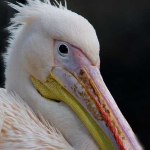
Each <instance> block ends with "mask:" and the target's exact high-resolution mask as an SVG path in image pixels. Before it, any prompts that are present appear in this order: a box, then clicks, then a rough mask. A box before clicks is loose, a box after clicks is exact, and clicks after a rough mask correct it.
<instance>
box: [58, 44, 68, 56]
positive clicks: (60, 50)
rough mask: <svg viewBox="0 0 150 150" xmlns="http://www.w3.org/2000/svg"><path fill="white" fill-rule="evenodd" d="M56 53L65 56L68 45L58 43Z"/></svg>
mask: <svg viewBox="0 0 150 150" xmlns="http://www.w3.org/2000/svg"><path fill="white" fill-rule="evenodd" d="M58 53H59V54H60V55H61V56H65V55H67V54H68V53H69V47H68V46H67V45H66V44H60V45H59V46H58Z"/></svg>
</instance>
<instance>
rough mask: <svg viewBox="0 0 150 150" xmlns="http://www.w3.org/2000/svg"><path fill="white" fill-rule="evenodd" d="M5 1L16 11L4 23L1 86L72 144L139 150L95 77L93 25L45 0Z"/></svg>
mask: <svg viewBox="0 0 150 150" xmlns="http://www.w3.org/2000/svg"><path fill="white" fill-rule="evenodd" d="M10 5H11V7H13V8H14V9H16V10H17V11H18V13H17V14H16V16H15V17H14V18H12V20H11V22H12V26H11V27H9V31H11V34H12V37H11V39H10V46H9V48H8V52H7V55H6V89H7V90H8V91H10V92H16V93H18V94H19V95H20V97H22V98H23V99H24V100H25V101H26V102H27V103H28V104H29V105H30V106H31V108H32V109H33V110H34V111H40V112H41V113H42V115H44V117H45V118H46V119H47V120H48V121H49V122H51V123H52V124H53V125H54V126H55V127H56V128H58V129H59V130H60V131H61V133H62V134H63V135H64V137H65V138H66V140H68V142H69V143H70V144H71V145H72V146H73V147H74V148H75V149H82V150H83V149H86V150H87V149H93V150H97V149H103V150H108V149H121V150H124V149H130V150H131V149H134V150H135V149H136V150H139V149H141V147H140V146H139V144H138V142H137V140H136V137H135V135H134V133H133V131H132V129H131V128H130V126H129V125H128V123H127V121H126V120H125V118H124V117H123V115H122V114H121V112H120V110H119V108H118V107H117V105H116V103H115V101H114V99H113V97H112V96H111V94H110V93H109V91H108V89H107V87H106V86H105V84H104V81H103V79H102V77H101V74H100V71H99V68H100V59H99V50H100V45H99V41H98V38H97V35H96V32H95V30H94V28H93V26H92V25H91V24H90V23H89V22H88V21H87V20H86V19H85V18H84V17H82V16H80V15H78V14H76V13H74V12H72V11H70V10H68V9H67V8H66V6H62V5H61V4H59V6H57V7H56V6H53V5H51V4H50V2H49V1H48V0H45V2H41V1H40V0H28V4H27V5H22V4H19V3H18V5H13V4H10ZM84 145H86V147H84Z"/></svg>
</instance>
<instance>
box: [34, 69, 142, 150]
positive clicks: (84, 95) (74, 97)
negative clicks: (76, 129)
mask: <svg viewBox="0 0 150 150" xmlns="http://www.w3.org/2000/svg"><path fill="white" fill-rule="evenodd" d="M31 79H32V82H33V85H34V86H35V88H36V89H37V90H38V91H39V92H40V93H41V95H42V96H44V97H46V98H47V99H53V100H59V101H63V102H65V103H66V104H68V105H69V106H70V107H71V108H72V109H73V110H74V111H75V113H76V114H77V115H78V117H79V118H80V119H81V120H82V122H83V124H84V125H85V126H86V127H87V129H88V130H89V132H90V133H91V135H92V136H93V138H94V139H95V141H96V142H97V144H98V145H99V147H100V149H102V150H112V149H120V150H140V149H141V147H140V146H139V143H138V142H137V140H136V137H135V135H134V133H133V131H132V129H131V128H130V126H129V125H128V123H127V121H126V120H125V118H124V117H123V115H122V114H121V112H120V110H119V108H118V107H117V105H116V103H115V101H114V99H113V98H112V96H111V94H110V93H109V91H108V89H107V87H106V86H105V83H104V82H103V79H102V77H101V75H100V72H99V70H98V68H97V67H90V68H86V69H85V68H84V67H80V68H78V69H76V70H74V71H72V72H69V71H68V70H66V69H63V68H61V67H54V68H53V69H52V70H51V74H50V76H49V77H48V78H47V81H46V82H41V81H38V80H36V79H34V78H33V77H32V78H31Z"/></svg>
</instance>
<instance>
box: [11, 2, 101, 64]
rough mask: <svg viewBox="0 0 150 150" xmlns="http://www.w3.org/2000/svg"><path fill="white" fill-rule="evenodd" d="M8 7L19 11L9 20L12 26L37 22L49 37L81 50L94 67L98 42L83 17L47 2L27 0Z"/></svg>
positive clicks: (97, 54)
mask: <svg viewBox="0 0 150 150" xmlns="http://www.w3.org/2000/svg"><path fill="white" fill-rule="evenodd" d="M10 5H11V7H13V8H14V9H16V10H17V11H19V13H18V14H17V15H16V16H15V17H14V18H13V19H12V20H11V21H12V23H13V24H12V26H15V25H16V24H27V23H31V22H33V21H35V20H37V21H39V23H41V26H42V27H43V29H44V30H45V32H46V33H48V34H49V36H51V37H52V38H54V39H58V40H62V41H65V42H68V43H70V44H72V45H74V46H76V47H77V48H79V49H81V51H83V53H84V54H85V55H86V56H87V57H88V58H89V59H90V60H91V62H92V64H93V65H96V63H97V61H98V58H99V42H98V39H97V35H96V32H95V30H94V28H93V26H92V25H91V24H90V23H89V22H88V21H87V20H86V19H85V18H84V17H82V16H80V15H78V14H76V13H74V12H72V11H70V10H68V9H67V8H65V7H63V6H62V5H60V6H59V7H56V6H53V5H51V4H50V3H49V2H48V0H46V1H45V3H43V2H41V1H39V0H34V1H33V0H28V5H22V4H20V6H18V5H13V4H10Z"/></svg>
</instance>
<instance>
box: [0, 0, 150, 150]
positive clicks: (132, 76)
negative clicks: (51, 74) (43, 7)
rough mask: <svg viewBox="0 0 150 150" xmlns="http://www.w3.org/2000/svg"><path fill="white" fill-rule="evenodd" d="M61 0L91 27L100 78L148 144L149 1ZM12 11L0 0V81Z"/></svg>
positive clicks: (1, 81) (149, 149)
mask: <svg viewBox="0 0 150 150" xmlns="http://www.w3.org/2000/svg"><path fill="white" fill-rule="evenodd" d="M7 1H9V2H12V3H15V2H16V0H7ZM17 1H18V2H21V3H26V1H25V0H17ZM67 4H68V9H71V10H72V11H75V12H77V13H78V14H80V15H82V16H84V17H85V18H87V19H88V20H89V22H90V23H91V24H92V25H93V26H94V28H95V29H96V32H97V35H98V38H99V41H100V43H101V52H100V58H101V73H102V75H103V78H104V81H105V82H106V85H107V87H108V89H109V90H110V92H111V93H112V95H113V97H114V98H115V100H116V102H117V104H118V106H119V108H120V109H121V111H122V113H123V115H124V116H125V118H126V119H127V121H128V122H129V124H130V125H131V127H132V129H133V131H134V132H135V134H136V135H137V137H138V139H139V141H140V142H141V144H142V145H143V147H144V148H145V150H150V59H149V57H150V1H149V0H142V1H140V0H105V1H104V0H92V1H91V0H82V1H81V0H67ZM14 13H15V11H14V10H13V9H12V8H10V7H9V6H7V4H6V2H5V1H4V0H1V1H0V87H4V81H5V78H4V63H3V59H2V56H1V54H2V53H4V52H5V51H6V47H7V39H8V36H9V34H8V33H7V31H6V30H5V28H6V27H7V26H8V25H9V21H10V18H11V17H12V16H13V15H14Z"/></svg>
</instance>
